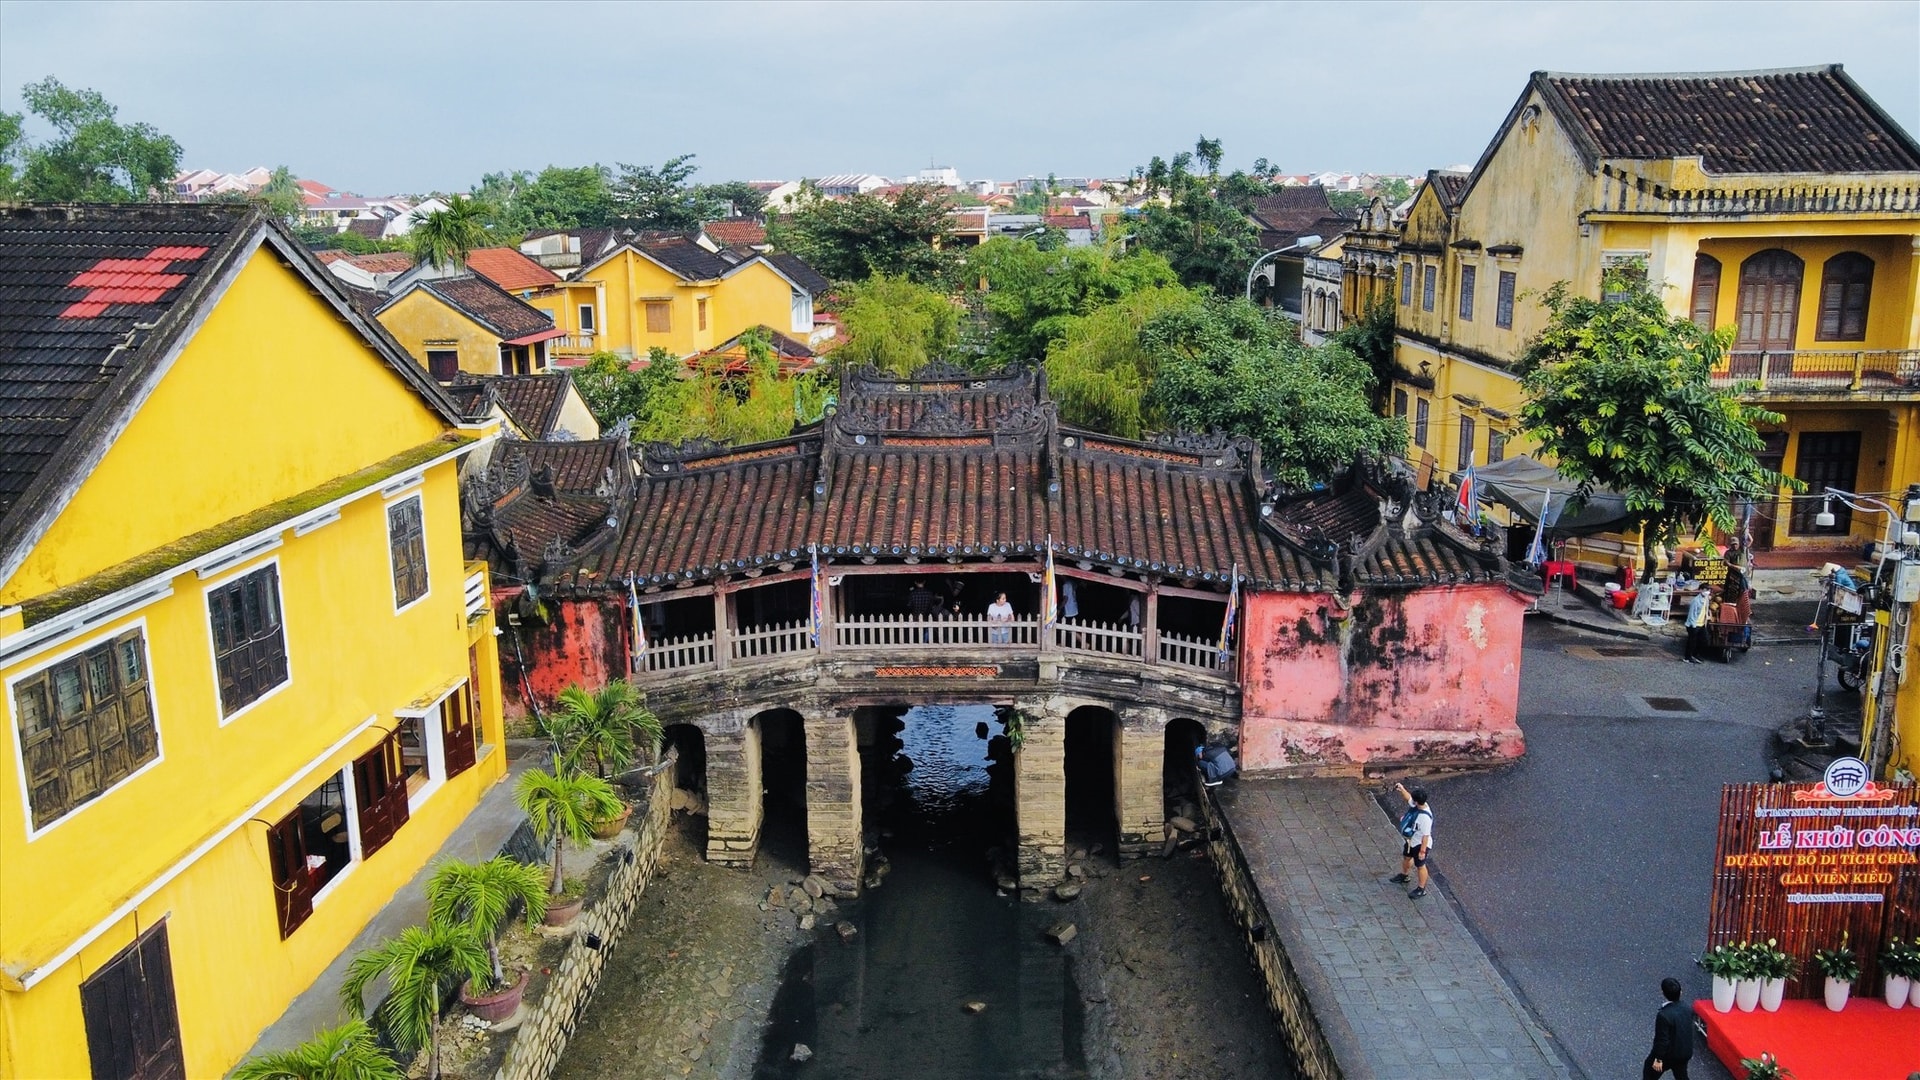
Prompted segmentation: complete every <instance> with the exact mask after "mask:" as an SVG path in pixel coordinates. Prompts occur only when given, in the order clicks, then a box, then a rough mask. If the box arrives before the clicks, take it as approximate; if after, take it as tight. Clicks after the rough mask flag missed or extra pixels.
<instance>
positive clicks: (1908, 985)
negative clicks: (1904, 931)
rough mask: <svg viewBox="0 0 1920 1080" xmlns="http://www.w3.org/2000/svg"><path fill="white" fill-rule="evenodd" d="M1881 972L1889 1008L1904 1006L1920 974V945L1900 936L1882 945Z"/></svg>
mask: <svg viewBox="0 0 1920 1080" xmlns="http://www.w3.org/2000/svg"><path fill="white" fill-rule="evenodd" d="M1880 974H1881V975H1882V976H1883V977H1884V978H1885V980H1886V985H1885V987H1884V988H1883V993H1885V995H1886V1000H1887V1008H1889V1009H1899V1008H1904V1007H1905V1006H1906V1004H1907V999H1908V998H1909V997H1910V996H1912V994H1913V979H1914V976H1915V975H1920V947H1916V946H1914V945H1911V944H1909V943H1907V942H1905V941H1902V940H1900V939H1899V938H1894V939H1893V940H1891V941H1889V942H1887V943H1886V944H1885V945H1883V946H1881V947H1880Z"/></svg>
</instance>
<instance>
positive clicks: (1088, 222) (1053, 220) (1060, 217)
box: [1042, 214, 1093, 230]
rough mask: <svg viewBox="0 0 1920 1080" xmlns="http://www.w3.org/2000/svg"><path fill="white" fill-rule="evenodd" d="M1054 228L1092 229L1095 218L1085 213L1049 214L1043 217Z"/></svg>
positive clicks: (1048, 225)
mask: <svg viewBox="0 0 1920 1080" xmlns="http://www.w3.org/2000/svg"><path fill="white" fill-rule="evenodd" d="M1042 220H1043V221H1045V222H1046V223H1047V227H1048V228H1052V229H1062V230H1067V229H1091V228H1093V219H1092V218H1090V217H1088V216H1087V215H1085V214H1047V215H1045V216H1044V217H1043V218H1042Z"/></svg>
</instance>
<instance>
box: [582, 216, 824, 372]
mask: <svg viewBox="0 0 1920 1080" xmlns="http://www.w3.org/2000/svg"><path fill="white" fill-rule="evenodd" d="M572 280H573V281H576V282H581V283H588V282H591V283H592V284H593V285H594V286H595V287H596V288H597V289H598V290H599V296H600V297H601V299H602V302H603V303H604V311H605V314H606V319H605V324H604V325H603V326H602V327H601V328H600V333H599V335H598V336H597V338H596V342H597V345H596V348H598V349H600V350H604V351H609V352H613V353H616V354H618V355H620V356H624V357H628V358H631V359H643V358H645V357H646V355H647V352H648V351H649V350H650V349H654V348H662V349H665V350H667V351H668V352H669V353H672V354H673V355H674V356H676V357H686V356H691V355H693V354H694V353H698V352H705V351H706V350H708V349H711V348H713V347H714V346H716V345H718V344H719V343H721V342H723V341H726V340H728V339H729V338H732V337H734V336H735V335H737V334H739V333H740V332H741V331H744V330H748V329H751V328H753V327H755V326H760V325H766V326H771V327H774V328H776V329H778V330H780V331H781V332H783V333H787V334H791V335H792V336H794V337H795V338H797V339H799V340H800V341H802V342H805V343H806V344H809V345H811V344H814V343H815V338H814V328H813V306H814V298H815V297H816V296H818V295H819V294H820V293H822V292H824V291H825V290H826V289H827V281H826V279H825V278H822V277H821V276H820V275H819V274H818V273H817V272H815V271H814V270H813V268H812V267H809V266H808V265H807V264H806V263H805V262H804V261H802V260H800V259H799V258H797V257H795V256H792V255H782V254H763V253H755V254H752V255H741V254H740V253H738V252H735V251H733V250H732V249H726V248H723V249H721V250H719V251H713V250H709V249H708V248H706V247H704V246H702V245H701V244H699V243H698V242H697V241H696V240H695V239H693V238H688V237H680V236H667V237H648V236H635V237H630V238H628V239H626V240H625V241H624V242H621V243H619V244H618V245H616V246H615V247H613V249H612V250H610V251H608V252H607V253H606V254H604V255H602V256H601V257H600V258H599V259H597V260H595V261H593V262H592V263H591V264H589V265H588V266H586V267H585V268H583V269H582V270H581V271H580V272H579V273H578V274H576V275H574V277H573V279H572ZM575 306H576V307H577V306H578V303H577V302H576V303H575Z"/></svg>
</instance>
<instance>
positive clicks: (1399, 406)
mask: <svg viewBox="0 0 1920 1080" xmlns="http://www.w3.org/2000/svg"><path fill="white" fill-rule="evenodd" d="M1393 415H1395V416H1405V415H1407V392H1406V391H1405V390H1402V389H1400V388H1399V387H1397V386H1396V387H1394V389H1393Z"/></svg>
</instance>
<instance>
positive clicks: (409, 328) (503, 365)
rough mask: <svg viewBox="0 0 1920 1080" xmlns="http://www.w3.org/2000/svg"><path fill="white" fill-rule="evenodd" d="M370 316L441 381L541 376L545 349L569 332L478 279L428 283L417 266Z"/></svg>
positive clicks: (463, 276)
mask: <svg viewBox="0 0 1920 1080" xmlns="http://www.w3.org/2000/svg"><path fill="white" fill-rule="evenodd" d="M416 273H419V274H420V275H421V276H415V274H416ZM375 317H376V318H378V319H379V320H380V325H382V326H384V327H386V328H387V331H388V332H389V333H391V334H392V335H393V336H394V339H395V340H396V341H398V342H399V343H400V344H401V346H402V347H404V348H405V349H406V350H407V352H409V353H411V354H412V355H413V358H414V360H415V361H417V362H418V363H419V364H420V365H421V366H422V367H424V368H426V370H427V372H428V373H429V374H431V375H432V376H433V377H434V378H435V379H437V380H439V381H440V382H450V381H452V380H453V378H454V376H456V375H458V374H460V373H461V372H466V373H467V374H469V375H535V374H538V373H540V372H542V371H545V370H546V369H547V343H548V342H549V341H552V340H554V339H556V338H559V337H563V336H565V334H566V330H564V329H562V328H560V327H557V326H555V325H554V323H553V318H552V316H551V315H549V314H547V313H546V312H543V311H541V310H539V309H538V308H535V307H533V306H532V305H530V304H528V303H527V302H526V301H525V300H522V299H520V298H519V297H517V296H514V295H513V294H512V293H509V292H507V291H506V290H505V289H502V288H501V287H500V286H498V285H495V284H494V283H493V282H492V281H489V280H488V279H487V278H485V277H483V276H481V275H479V274H459V275H456V276H453V277H431V276H426V275H425V274H424V273H423V272H421V271H420V268H418V267H416V268H415V271H414V272H410V273H409V274H407V275H403V276H402V277H400V278H399V279H396V280H395V281H394V283H393V292H392V293H391V295H389V296H388V297H387V299H386V300H385V301H384V302H383V303H381V304H380V306H379V309H378V310H377V311H376V312H375Z"/></svg>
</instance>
